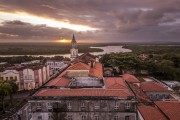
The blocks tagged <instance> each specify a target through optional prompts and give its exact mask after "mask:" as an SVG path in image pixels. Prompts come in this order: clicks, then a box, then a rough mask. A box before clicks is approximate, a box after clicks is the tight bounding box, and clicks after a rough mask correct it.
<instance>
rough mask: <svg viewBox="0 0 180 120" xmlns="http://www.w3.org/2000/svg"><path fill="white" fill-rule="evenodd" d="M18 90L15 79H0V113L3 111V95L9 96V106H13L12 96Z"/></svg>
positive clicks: (4, 107)
mask: <svg viewBox="0 0 180 120" xmlns="http://www.w3.org/2000/svg"><path fill="white" fill-rule="evenodd" d="M17 90H18V85H17V84H16V81H15V80H9V81H2V80H0V100H1V101H0V113H1V112H2V113H5V110H6V106H5V97H6V96H8V95H9V96H10V106H13V96H12V94H14V93H16V92H17Z"/></svg>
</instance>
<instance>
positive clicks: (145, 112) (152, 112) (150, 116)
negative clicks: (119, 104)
mask: <svg viewBox="0 0 180 120" xmlns="http://www.w3.org/2000/svg"><path fill="white" fill-rule="evenodd" d="M137 108H138V111H139V112H140V114H141V115H142V117H143V118H144V120H167V118H166V117H165V116H164V115H163V114H162V113H161V111H159V110H158V109H157V108H156V107H153V106H145V105H143V106H137Z"/></svg>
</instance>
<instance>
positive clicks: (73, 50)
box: [70, 34, 78, 59]
mask: <svg viewBox="0 0 180 120" xmlns="http://www.w3.org/2000/svg"><path fill="white" fill-rule="evenodd" d="M70 52H71V59H73V58H76V57H77V56H78V49H77V42H76V39H75V37H74V34H73V38H72V41H71V51H70Z"/></svg>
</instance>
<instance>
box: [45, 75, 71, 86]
mask: <svg viewBox="0 0 180 120" xmlns="http://www.w3.org/2000/svg"><path fill="white" fill-rule="evenodd" d="M69 83H70V80H69V79H68V78H65V77H57V78H55V79H53V80H51V81H49V82H48V83H47V84H46V85H45V86H61V87H66V86H68V85H69Z"/></svg>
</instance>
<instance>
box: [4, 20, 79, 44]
mask: <svg viewBox="0 0 180 120" xmlns="http://www.w3.org/2000/svg"><path fill="white" fill-rule="evenodd" d="M73 33H76V32H75V31H72V30H68V29H58V28H51V27H47V26H45V25H32V24H29V23H24V22H21V21H7V22H4V23H3V25H2V26H0V36H1V39H9V38H11V39H16V40H17V39H18V40H22V41H23V42H25V41H26V40H28V39H32V38H33V39H34V41H36V40H41V41H43V40H44V41H48V40H56V39H60V38H61V39H62V38H69V35H72V34H73Z"/></svg>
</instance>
